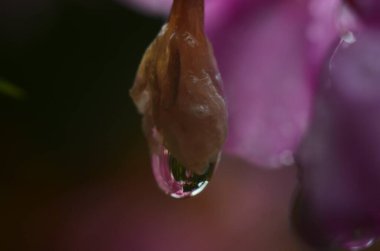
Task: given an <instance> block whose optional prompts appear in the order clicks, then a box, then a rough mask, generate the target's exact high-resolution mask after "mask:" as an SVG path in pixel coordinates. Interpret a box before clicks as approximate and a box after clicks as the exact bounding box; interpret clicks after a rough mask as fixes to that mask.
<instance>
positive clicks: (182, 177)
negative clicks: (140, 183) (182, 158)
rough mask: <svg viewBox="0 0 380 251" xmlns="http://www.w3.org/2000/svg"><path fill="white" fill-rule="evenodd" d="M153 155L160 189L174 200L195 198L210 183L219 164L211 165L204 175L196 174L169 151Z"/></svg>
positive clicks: (155, 174) (164, 150)
mask: <svg viewBox="0 0 380 251" xmlns="http://www.w3.org/2000/svg"><path fill="white" fill-rule="evenodd" d="M159 148H160V149H159V150H160V153H159V154H153V155H152V168H153V174H154V177H155V179H156V181H157V183H158V185H159V187H160V188H161V189H162V190H163V191H164V192H165V193H166V194H169V195H170V196H171V197H173V198H177V199H181V198H186V197H193V196H195V195H197V194H199V193H200V192H202V191H203V190H204V189H205V188H206V186H207V184H208V183H209V181H210V179H211V176H212V174H213V172H214V170H215V168H216V165H217V163H210V165H209V167H208V168H207V169H206V171H205V173H204V174H201V175H199V174H196V173H194V172H192V171H190V170H188V169H186V167H184V166H183V165H182V164H181V163H179V162H178V161H177V160H176V159H175V158H174V157H173V156H172V155H171V154H170V153H169V151H168V150H167V149H165V148H164V147H163V146H161V147H159Z"/></svg>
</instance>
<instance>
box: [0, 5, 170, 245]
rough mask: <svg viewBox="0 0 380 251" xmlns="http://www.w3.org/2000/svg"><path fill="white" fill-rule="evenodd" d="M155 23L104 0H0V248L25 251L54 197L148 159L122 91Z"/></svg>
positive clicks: (129, 82)
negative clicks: (34, 224) (26, 232)
mask: <svg viewBox="0 0 380 251" xmlns="http://www.w3.org/2000/svg"><path fill="white" fill-rule="evenodd" d="M162 22H163V20H159V19H152V18H147V17H144V16H141V15H138V14H137V13H135V12H133V11H131V10H128V9H127V8H125V7H123V6H119V5H117V4H115V3H112V2H111V1H106V0H97V1H75V0H73V1H53V0H50V1H49V0H38V1H28V0H18V1H13V0H5V1H1V2H0V116H1V117H0V153H1V154H0V178H1V183H0V186H1V189H0V198H1V202H0V203H1V207H0V210H1V215H0V217H1V218H0V229H1V233H0V236H1V237H0V240H1V239H3V238H5V239H4V240H2V241H0V247H1V246H2V245H4V244H5V245H6V247H8V248H10V250H23V249H24V248H26V247H23V246H22V245H24V244H25V243H23V241H24V237H25V236H22V228H23V226H24V225H25V224H26V222H27V221H28V220H30V219H29V218H30V217H33V210H35V209H36V208H40V207H41V205H43V204H44V203H48V201H49V200H51V199H53V198H55V197H57V196H59V195H60V194H65V193H67V192H68V190H75V189H76V188H77V187H78V186H81V185H83V184H86V183H88V182H89V181H91V182H92V181H94V180H97V179H106V177H108V176H114V175H115V174H117V173H118V172H126V171H127V170H126V169H128V171H127V172H131V173H132V174H131V177H133V172H135V171H136V170H135V169H136V166H135V165H131V164H130V163H132V162H133V160H132V158H135V155H136V154H141V155H144V157H147V156H148V155H147V151H146V149H145V144H144V143H143V136H142V134H141V130H140V118H139V116H138V114H137V113H136V111H135V108H134V106H133V104H132V103H131V100H130V98H129V93H128V90H129V88H130V87H131V85H132V83H133V79H134V74H135V71H136V69H137V66H138V63H139V60H140V59H141V55H142V54H143V52H144V50H145V48H146V46H147V45H148V44H149V43H150V41H151V40H152V39H153V37H154V36H155V34H156V33H157V31H158V30H159V27H160V26H161V24H162ZM141 149H143V150H141ZM132 167H133V168H132ZM144 167H145V166H144ZM149 178H150V177H149ZM18 245H21V246H20V247H18ZM0 250H4V249H2V248H0Z"/></svg>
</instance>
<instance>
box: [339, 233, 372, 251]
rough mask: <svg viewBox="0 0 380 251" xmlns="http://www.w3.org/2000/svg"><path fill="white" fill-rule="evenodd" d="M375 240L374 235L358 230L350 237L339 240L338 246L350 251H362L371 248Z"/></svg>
mask: <svg viewBox="0 0 380 251" xmlns="http://www.w3.org/2000/svg"><path fill="white" fill-rule="evenodd" d="M375 239H376V238H375V236H374V235H371V234H369V233H363V232H362V231H360V230H358V231H355V233H354V234H352V235H350V236H346V237H343V238H341V240H340V243H341V245H340V246H341V247H343V248H346V249H348V250H351V251H357V250H363V249H366V248H369V247H370V246H372V245H373V243H374V242H375Z"/></svg>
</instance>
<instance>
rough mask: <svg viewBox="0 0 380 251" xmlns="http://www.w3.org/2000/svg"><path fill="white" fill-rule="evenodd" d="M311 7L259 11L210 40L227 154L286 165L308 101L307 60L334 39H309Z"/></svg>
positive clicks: (296, 4) (282, 5)
mask: <svg viewBox="0 0 380 251" xmlns="http://www.w3.org/2000/svg"><path fill="white" fill-rule="evenodd" d="M330 1H334V2H335V5H334V4H331V6H330V7H331V8H333V7H335V6H336V4H337V3H338V2H337V1H335V0H329V1H325V2H326V3H327V2H330ZM313 2H314V1H310V2H306V1H279V2H278V1H277V2H276V3H273V2H272V4H271V5H269V4H268V5H262V6H260V7H256V8H255V9H254V12H252V11H250V10H247V11H245V13H244V12H242V13H240V15H239V16H236V17H235V20H233V22H232V21H230V22H229V25H228V26H226V27H223V28H222V29H221V30H219V31H214V32H213V33H212V34H211V35H212V42H213V44H214V47H215V54H216V57H217V59H218V62H219V65H220V70H221V73H222V76H223V78H224V83H225V92H226V96H227V102H228V106H229V115H230V119H229V123H230V124H229V126H230V131H229V138H228V141H227V145H226V150H227V152H229V153H232V154H236V155H238V156H240V157H242V158H244V159H247V160H249V161H251V162H254V163H256V164H258V165H262V166H268V167H279V166H281V165H284V164H285V165H286V164H291V163H292V152H293V150H294V149H295V147H297V145H298V142H299V140H300V137H301V136H302V134H303V132H304V131H305V128H306V127H307V122H308V118H309V110H310V106H311V102H312V98H313V81H312V76H311V74H312V73H313V71H312V70H310V67H311V63H312V62H311V59H315V58H318V57H320V55H319V54H320V53H322V52H324V50H325V49H326V48H327V46H326V44H329V42H330V41H331V40H332V39H331V38H332V36H331V34H336V30H334V29H332V30H331V29H330V30H325V31H326V36H325V39H323V37H320V35H321V34H316V35H315V37H314V38H318V39H320V41H318V40H313V41H311V40H310V39H309V37H308V36H307V35H310V30H307V29H308V28H309V26H308V24H310V23H311V22H314V23H315V20H313V19H312V18H311V15H310V13H311V12H310V10H313V9H312V8H311V7H313V6H312V5H311V4H312V3H313ZM331 13H332V12H331V11H330V12H326V15H330V14H331ZM318 18H325V17H324V16H320V17H318ZM326 24H330V23H329V22H326ZM326 24H324V23H323V22H322V23H319V25H320V26H321V27H319V28H320V29H322V28H323V27H325V26H327V25H326ZM307 32H309V34H307ZM311 32H312V33H314V32H313V31H311ZM310 44H312V45H313V46H315V44H317V45H318V46H319V47H317V49H318V51H320V52H318V54H317V55H315V56H313V55H309V52H310V47H309V46H310ZM320 58H322V57H320Z"/></svg>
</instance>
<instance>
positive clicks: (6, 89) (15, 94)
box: [0, 79, 26, 100]
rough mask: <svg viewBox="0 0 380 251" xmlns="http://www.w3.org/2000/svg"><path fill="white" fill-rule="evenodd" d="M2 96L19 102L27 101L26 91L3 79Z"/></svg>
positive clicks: (0, 91)
mask: <svg viewBox="0 0 380 251" xmlns="http://www.w3.org/2000/svg"><path fill="white" fill-rule="evenodd" d="M0 94H3V95H6V96H8V97H11V98H14V99H18V100H22V99H25V97H26V92H25V90H24V89H22V88H20V87H18V86H16V85H14V84H13V83H11V82H9V81H6V80H3V79H0Z"/></svg>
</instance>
